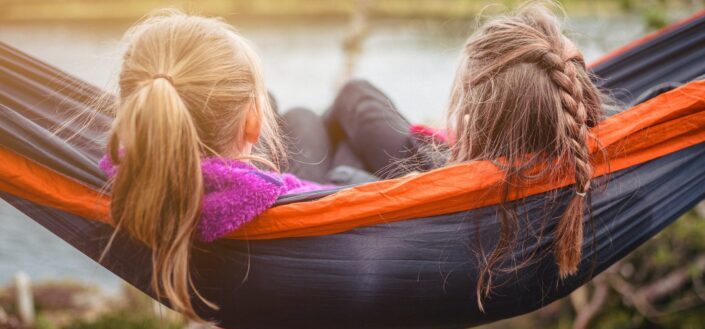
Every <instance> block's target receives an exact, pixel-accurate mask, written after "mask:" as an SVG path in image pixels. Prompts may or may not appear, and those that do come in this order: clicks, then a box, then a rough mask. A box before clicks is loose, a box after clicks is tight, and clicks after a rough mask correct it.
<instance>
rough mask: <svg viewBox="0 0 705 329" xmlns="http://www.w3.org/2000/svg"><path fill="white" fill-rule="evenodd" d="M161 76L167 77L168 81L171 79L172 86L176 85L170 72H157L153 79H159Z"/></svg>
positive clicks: (162, 77)
mask: <svg viewBox="0 0 705 329" xmlns="http://www.w3.org/2000/svg"><path fill="white" fill-rule="evenodd" d="M160 78H161V79H165V80H166V81H169V83H170V84H171V85H172V86H173V85H174V79H173V78H172V77H171V76H170V75H168V74H165V73H157V74H155V75H153V76H152V79H153V80H157V79H160Z"/></svg>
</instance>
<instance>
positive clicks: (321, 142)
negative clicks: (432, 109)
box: [282, 80, 430, 183]
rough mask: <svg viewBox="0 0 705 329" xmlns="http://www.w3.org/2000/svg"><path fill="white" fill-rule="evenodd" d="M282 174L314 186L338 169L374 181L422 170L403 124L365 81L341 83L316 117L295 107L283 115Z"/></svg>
mask: <svg viewBox="0 0 705 329" xmlns="http://www.w3.org/2000/svg"><path fill="white" fill-rule="evenodd" d="M282 119H283V124H282V126H283V130H284V136H285V138H286V144H287V145H288V155H289V167H288V170H287V171H289V172H291V173H294V174H296V175H297V176H299V177H301V178H304V179H308V180H311V181H315V182H321V183H329V182H331V179H330V173H331V171H332V170H335V169H336V168H339V167H341V166H346V167H349V168H356V169H357V170H361V171H365V172H368V173H370V174H372V175H374V176H376V177H378V178H381V179H385V178H393V177H398V176H401V175H404V174H405V173H407V172H409V171H419V170H428V169H430V168H429V165H428V163H427V161H424V159H423V156H422V155H421V154H422V152H420V151H419V143H418V142H417V141H416V139H415V138H414V137H413V136H411V134H410V132H409V122H408V121H407V120H406V119H405V118H404V117H403V116H402V115H401V114H400V113H399V111H397V109H396V108H395V107H394V105H393V104H392V102H391V100H390V99H389V98H387V96H386V95H384V93H382V92H381V91H380V90H379V89H377V88H375V87H374V86H373V85H371V84H370V83H369V82H367V81H361V80H353V81H350V82H348V83H347V84H345V86H343V88H342V89H341V90H340V92H339V93H338V95H337V96H336V98H335V101H334V102H333V105H332V106H331V107H330V108H329V109H328V110H327V111H326V113H324V114H323V115H322V116H318V115H316V114H315V113H313V112H311V111H310V110H308V109H304V108H295V109H292V110H290V111H288V112H286V113H285V114H284V115H283V116H282Z"/></svg>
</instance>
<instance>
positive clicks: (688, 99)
mask: <svg viewBox="0 0 705 329" xmlns="http://www.w3.org/2000/svg"><path fill="white" fill-rule="evenodd" d="M702 58H705V12H701V13H698V14H696V15H694V16H693V17H691V18H689V19H687V20H685V21H683V22H681V23H678V24H676V25H673V26H670V27H668V28H666V29H664V30H662V31H660V32H657V33H655V34H652V35H650V36H648V37H646V38H644V39H641V40H638V41H636V42H635V43H632V44H630V45H627V46H625V47H624V48H622V49H620V50H618V51H617V52H615V53H613V54H611V55H608V56H607V57H605V58H604V59H603V60H601V61H599V62H598V63H596V64H594V65H593V66H592V69H593V70H594V72H595V73H596V74H597V75H598V76H600V77H602V78H604V80H601V83H602V84H603V87H605V88H609V89H611V90H617V91H618V94H619V96H618V97H619V98H620V99H621V100H622V101H624V102H625V103H630V102H634V101H639V100H644V99H648V98H650V99H649V100H647V101H645V102H643V103H641V104H639V105H636V106H633V107H632V108H630V109H627V110H625V111H623V112H621V113H618V114H615V115H613V116H611V117H610V118H608V119H607V120H605V121H604V122H603V123H601V124H600V125H599V126H598V127H597V128H596V129H595V133H596V134H597V135H598V137H599V139H600V142H601V143H602V144H603V146H605V147H606V148H607V149H608V152H609V153H608V154H609V157H610V158H609V161H608V163H607V162H605V161H604V159H601V157H595V158H594V160H595V168H596V174H597V175H599V176H600V178H598V179H596V182H595V184H597V185H598V188H596V189H595V190H594V191H593V192H592V193H591V194H592V195H591V198H590V200H589V201H590V202H591V207H592V216H593V222H592V224H590V223H587V224H586V231H587V232H586V239H585V245H584V248H583V261H582V263H581V266H580V269H579V272H578V274H577V275H575V276H572V277H570V278H567V279H565V280H559V278H558V272H557V267H556V265H555V260H554V259H553V257H552V256H551V255H550V253H549V252H548V250H549V248H550V246H551V244H552V241H551V234H550V232H551V231H552V229H553V226H554V224H555V221H556V219H557V217H558V216H559V215H560V214H561V213H562V210H563V208H564V207H565V205H566V204H567V201H568V197H569V196H570V195H571V194H572V193H573V190H572V189H571V188H570V187H569V185H570V184H571V183H572V181H571V180H570V179H569V178H565V179H562V180H551V181H541V182H536V184H535V185H532V186H531V187H530V188H526V189H524V190H522V191H520V195H519V196H518V197H517V199H516V200H515V201H513V202H514V204H515V205H516V207H517V210H518V212H519V216H520V218H528V219H529V220H526V221H520V223H519V224H518V225H519V229H520V230H521V231H522V232H524V233H526V234H522V235H521V236H523V237H525V239H524V240H523V241H522V246H523V248H520V249H521V250H516V251H514V253H513V255H512V259H514V260H516V261H522V260H524V259H527V258H528V257H529V255H530V254H532V253H536V254H537V255H540V256H537V257H533V258H531V261H530V262H529V264H528V266H526V267H524V268H522V269H521V270H519V271H518V272H510V273H500V274H498V275H497V276H496V277H495V279H494V280H495V283H497V286H496V287H495V288H494V290H493V294H492V295H491V296H489V297H488V298H486V299H485V300H484V308H485V311H484V312H481V311H479V309H478V306H477V301H476V300H475V285H476V282H477V275H478V272H479V266H480V265H478V264H479V262H478V255H477V253H476V252H477V250H479V248H480V247H482V248H484V249H485V250H487V249H489V248H490V247H491V246H492V245H493V243H495V242H496V238H497V232H499V226H498V223H497V221H496V218H495V214H496V210H497V203H498V201H499V200H500V191H499V190H498V188H497V187H496V183H497V182H499V180H500V179H501V177H502V174H501V172H499V171H498V170H497V169H496V168H494V167H493V166H492V165H490V164H488V163H486V162H473V163H468V164H461V165H455V166H450V167H446V168H441V169H437V170H434V171H431V172H428V173H424V174H420V175H417V176H413V177H406V178H400V179H394V180H387V181H381V182H375V183H370V184H365V185H360V186H356V187H352V188H345V189H337V190H331V191H323V192H315V193H308V194H301V195H293V196H286V197H283V198H281V199H280V200H279V201H278V203H277V205H276V206H275V207H273V208H272V209H270V210H268V211H267V212H265V213H264V214H263V215H262V216H260V217H259V218H258V219H257V220H255V221H253V222H251V223H249V224H247V225H246V226H245V227H244V228H242V229H241V230H238V231H236V232H232V233H231V234H230V235H229V236H228V237H226V238H224V239H221V240H218V241H216V242H214V243H211V244H201V243H197V244H196V245H195V246H194V248H193V269H192V271H193V274H194V280H195V283H196V285H197V287H199V289H200V292H201V293H202V294H203V295H204V296H205V297H206V298H207V299H209V300H211V301H213V302H215V303H216V304H217V305H219V306H220V309H219V310H210V309H208V308H206V307H203V306H202V305H200V304H198V305H197V311H198V312H199V314H201V315H202V316H203V317H205V318H206V319H212V320H213V321H216V322H218V323H219V324H220V325H221V326H223V327H226V328H282V327H286V328H330V327H366V328H382V327H384V328H388V327H399V328H464V327H468V326H473V325H479V324H483V323H488V322H492V321H497V320H500V319H506V318H509V317H513V316H516V315H520V314H525V313H528V312H530V311H533V310H536V309H538V308H540V307H542V306H544V305H547V304H549V303H551V302H552V301H555V300H556V299H559V298H562V297H564V296H566V295H568V294H569V293H570V292H572V291H573V290H575V289H576V288H578V287H580V286H581V285H583V284H584V283H586V282H587V281H589V280H590V279H591V278H592V277H593V276H594V275H596V274H598V273H600V272H602V271H604V270H605V269H606V268H607V267H609V266H610V265H612V264H614V263H615V262H616V261H618V260H619V259H621V258H623V257H624V256H625V255H626V254H628V253H629V252H630V251H632V250H634V249H635V248H637V247H638V246H639V245H641V244H642V243H644V242H645V241H647V240H648V239H649V238H650V237H652V236H653V235H654V234H656V233H658V232H659V231H661V230H662V229H663V228H664V227H666V226H667V225H668V224H670V223H671V222H673V221H674V220H675V219H676V218H678V217H679V216H680V215H682V214H683V213H684V212H686V211H687V210H689V209H690V208H691V207H692V206H693V205H695V204H696V203H697V202H698V201H700V200H701V199H703V197H705V143H703V142H705V81H696V80H697V79H696V77H698V76H700V75H702V74H705V61H703V60H702ZM664 83H668V88H665V89H670V88H671V87H673V86H675V85H674V84H681V83H682V84H683V85H682V86H679V87H677V88H675V89H673V90H670V91H666V92H665V93H661V94H659V95H657V96H655V97H652V96H654V94H658V93H659V91H661V89H664V88H663V86H664V85H663V84H664ZM653 88H656V89H657V92H654V89H653ZM100 94H101V91H100V90H98V89H97V88H95V87H92V86H90V85H88V84H86V83H84V82H81V81H80V80H78V79H76V78H74V77H72V76H70V75H68V74H66V73H63V72H61V71H58V70H57V69H55V68H53V67H51V66H49V65H47V64H44V63H42V62H40V61H38V60H36V59H33V58H31V57H29V56H28V55H25V54H23V53H21V52H20V51H18V50H16V49H13V48H11V47H10V46H8V45H5V44H2V43H0V109H1V111H0V115H2V117H1V118H0V142H1V144H0V197H2V198H3V199H4V200H6V201H7V202H9V203H10V204H11V205H13V206H14V207H15V208H17V209H19V210H20V211H22V212H23V213H25V214H26V215H27V216H29V217H30V218H31V219H32V220H34V221H36V222H37V223H39V224H41V225H43V226H44V227H45V228H47V229H48V230H50V231H51V232H53V233H54V234H56V235H57V236H59V237H60V238H61V239H63V240H64V241H66V242H67V243H69V244H71V245H72V246H74V247H75V248H77V249H78V250H80V251H81V252H82V253H84V254H86V255H87V256H88V257H91V258H92V259H94V260H96V259H98V257H99V256H100V254H101V252H102V251H103V249H104V247H105V244H106V243H107V240H108V239H109V237H110V236H111V234H112V232H113V231H112V228H111V226H110V225H108V224H106V221H107V214H108V206H109V204H108V203H109V198H108V197H107V196H105V195H103V194H102V193H100V189H101V187H102V186H103V185H104V183H105V177H104V176H103V174H102V173H101V172H100V170H99V169H98V168H97V165H96V163H97V160H98V158H99V157H100V156H101V153H102V144H103V141H102V135H103V133H104V132H105V131H106V129H107V127H108V126H109V125H110V121H111V118H110V116H109V115H106V114H103V113H102V112H101V109H100V108H98V107H96V106H94V105H95V104H93V103H91V99H93V98H95V97H96V96H97V95H100ZM642 94H644V95H648V96H644V97H640V96H641V95H642ZM92 104H93V105H92ZM80 111H93V112H95V117H94V118H93V119H92V120H91V121H90V122H88V124H87V126H86V123H85V122H79V121H75V122H71V121H69V122H67V120H68V119H69V118H72V117H73V116H74V115H75V114H76V113H78V112H80ZM58 125H62V126H64V127H65V129H62V130H61V132H60V133H58V134H54V133H52V132H51V131H52V128H55V127H57V126H58ZM72 136H73V138H69V137H72ZM67 140H68V141H67ZM591 147H592V149H593V150H595V149H596V148H595V145H592V146H591ZM549 203H550V204H549ZM542 227H543V228H545V229H546V231H547V232H549V234H547V235H546V236H545V237H544V238H543V239H537V238H535V237H534V236H533V235H532V234H530V233H531V232H533V231H535V230H537V229H540V228H542ZM593 237H594V238H593ZM150 256H151V255H150V251H149V249H148V248H147V247H146V246H144V245H142V244H140V243H138V242H136V241H135V240H133V239H132V238H130V237H129V236H126V235H124V234H118V235H117V238H116V240H115V241H114V243H113V245H112V247H111V250H110V252H109V253H108V254H107V257H106V258H105V259H104V260H103V262H102V263H101V265H102V266H104V267H106V268H107V269H109V270H110V271H112V272H113V273H115V274H116V275H118V276H119V277H121V278H123V279H124V280H125V281H127V282H129V283H130V284H132V285H134V286H135V287H137V288H139V289H141V290H143V291H145V292H146V293H148V294H150V293H151V292H150V287H149V283H150V277H151V258H150Z"/></svg>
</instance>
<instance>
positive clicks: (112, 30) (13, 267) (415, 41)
mask: <svg viewBox="0 0 705 329" xmlns="http://www.w3.org/2000/svg"><path fill="white" fill-rule="evenodd" d="M470 26H471V24H470V22H463V21H452V22H439V21H422V20H417V21H408V20H407V21H382V22H373V24H372V26H371V30H370V34H369V35H368V37H367V39H366V41H365V43H364V45H363V51H362V54H361V56H360V58H359V62H358V63H357V66H356V69H355V71H354V75H355V77H360V78H365V79H368V80H370V81H372V82H373V83H374V84H376V85H377V86H379V87H380V88H381V89H382V90H384V91H385V92H387V93H388V94H389V96H390V98H391V99H392V101H393V102H394V103H395V104H396V106H397V107H398V108H399V109H400V111H401V112H402V113H403V114H404V115H405V116H407V117H408V118H409V119H410V120H411V121H413V122H425V123H436V124H438V123H441V122H442V119H441V118H442V115H443V108H444V105H445V103H446V97H447V94H448V92H449V88H450V83H451V81H452V77H453V72H454V68H455V63H456V58H457V54H458V53H459V50H460V48H461V47H462V44H463V42H464V40H465V38H466V36H467V35H468V33H469V31H470ZM569 26H570V30H573V31H580V33H574V39H575V40H576V41H577V43H578V44H579V46H580V48H581V49H582V50H583V51H584V54H585V57H586V59H587V60H588V62H589V61H591V60H594V59H596V58H598V57H599V56H601V55H602V54H604V53H606V52H607V51H609V50H611V49H614V48H616V47H618V46H620V45H622V44H624V43H626V42H628V41H630V40H632V39H634V38H636V37H638V36H639V35H641V34H643V33H644V31H645V28H644V26H643V25H642V23H641V20H640V19H639V18H638V17H631V16H623V17H616V16H610V17H604V18H602V17H583V18H578V19H575V20H573V21H570V22H569ZM126 27H127V25H126V24H114V25H103V26H98V27H96V26H93V25H91V24H33V25H7V24H4V25H3V24H0V41H3V42H6V43H8V44H10V45H13V46H15V47H17V48H19V49H20V50H22V51H25V52H27V53H29V54H31V55H33V56H36V57H38V58H40V59H42V60H44V61H46V62H48V63H50V64H52V65H55V66H58V67H59V68H61V69H63V70H65V71H67V72H70V73H72V74H74V75H76V76H78V77H79V78H82V79H85V80H87V81H89V82H91V83H93V84H96V85H98V86H101V87H104V88H109V89H110V88H113V87H114V84H115V79H114V77H115V75H116V72H117V70H118V64H119V59H120V53H121V51H122V50H123V46H122V45H121V44H120V42H119V38H120V35H121V34H122V32H123V31H124V30H125V28H126ZM238 27H239V28H240V30H241V32H242V34H243V35H245V36H246V37H248V38H249V39H251V40H252V41H253V42H254V43H255V45H256V47H257V49H258V51H259V53H260V54H261V57H262V62H263V66H264V70H265V77H266V79H267V82H268V85H269V87H270V89H271V91H272V92H273V93H274V94H275V95H276V97H277V99H278V101H279V103H280V107H281V108H282V109H284V110H286V109H288V108H291V107H293V106H305V107H309V108H311V109H313V110H315V111H317V112H322V111H323V110H325V108H326V107H327V106H328V105H329V104H330V102H331V100H332V99H333V97H334V96H335V92H336V89H337V86H338V84H339V81H340V76H341V73H342V69H343V63H344V54H343V52H342V50H341V49H342V47H341V40H342V38H343V37H344V36H345V33H346V32H347V26H346V23H345V22H331V21H327V22H311V21H306V22H301V21H298V22H297V21H287V22H278V23H276V24H273V25H271V24H270V25H264V24H259V23H257V22H245V23H243V24H239V25H238ZM0 227H2V231H0V284H2V283H5V282H7V281H8V280H10V279H11V278H12V277H13V275H14V273H16V272H17V271H20V270H21V271H25V272H27V273H28V274H29V275H30V277H32V278H33V279H34V280H44V279H53V280H56V279H71V280H78V281H81V282H84V283H89V284H96V285H99V286H101V287H103V288H106V289H108V290H113V291H114V290H116V288H117V287H119V285H120V282H121V281H120V279H118V278H117V277H115V276H114V275H112V274H111V273H109V272H107V271H106V270H104V269H103V268H102V267H100V266H98V265H97V264H95V263H94V262H93V261H91V260H90V259H88V258H87V257H85V256H83V255H82V254H80V253H79V252H77V251H76V250H74V249H73V248H72V247H70V246H68V245H67V244H66V243H64V242H62V241H61V240H60V239H58V238H56V237H54V236H53V235H52V234H51V233H49V232H47V231H46V230H44V229H43V228H42V227H40V226H39V225H37V224H35V223H34V222H33V221H31V220H30V219H28V218H27V217H25V216H24V215H22V214H20V213H19V212H17V211H16V210H15V209H13V208H12V207H10V206H9V205H7V204H6V203H4V201H1V203H0Z"/></svg>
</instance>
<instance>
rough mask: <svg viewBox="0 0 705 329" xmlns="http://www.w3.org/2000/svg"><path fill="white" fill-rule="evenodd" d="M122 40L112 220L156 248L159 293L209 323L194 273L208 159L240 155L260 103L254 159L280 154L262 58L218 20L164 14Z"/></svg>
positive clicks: (155, 274) (111, 144)
mask: <svg viewBox="0 0 705 329" xmlns="http://www.w3.org/2000/svg"><path fill="white" fill-rule="evenodd" d="M125 39H126V40H127V42H128V50H127V52H126V53H125V56H124V60H123V65H122V70H121V73H120V92H119V97H118V102H117V109H116V117H115V121H114V123H113V127H112V130H111V133H110V139H109V141H108V152H109V154H110V157H111V160H112V161H113V162H114V163H115V164H116V166H117V168H118V169H117V173H116V176H115V178H114V180H113V183H112V184H113V185H112V204H111V216H112V220H113V222H114V224H115V226H116V227H117V228H118V229H120V230H124V231H126V232H128V233H129V234H130V235H131V236H133V237H134V238H136V239H138V240H140V241H142V242H144V243H145V244H146V245H148V246H149V247H151V248H152V260H153V275H152V288H153V291H154V293H155V294H156V296H157V297H158V298H159V299H161V300H164V301H166V302H168V303H169V304H170V306H171V307H172V308H173V309H174V310H176V311H179V312H181V313H183V314H184V315H185V316H187V317H188V318H190V319H193V320H197V321H203V320H202V319H201V318H200V317H199V316H198V314H196V312H195V311H194V307H193V304H192V301H193V300H194V298H196V299H198V300H200V301H201V302H203V303H204V304H206V305H207V306H209V307H211V308H217V306H216V305H215V304H213V303H211V302H209V301H207V300H206V299H204V298H203V297H202V296H201V295H200V294H199V292H198V290H197V289H196V287H194V286H193V283H192V280H191V275H190V271H189V264H190V260H191V259H190V258H191V247H192V243H193V241H194V237H195V234H196V230H197V228H198V222H199V219H200V207H201V199H202V198H203V193H204V187H203V177H202V173H201V158H202V157H205V156H231V157H237V156H238V154H239V150H241V149H242V148H243V147H244V146H243V145H240V144H239V143H240V141H241V140H243V138H242V137H243V128H244V120H245V118H246V116H247V113H248V111H249V110H250V109H251V108H252V106H253V105H254V106H255V107H256V108H257V109H258V111H259V112H260V113H259V114H260V116H261V121H262V131H261V135H260V139H261V140H260V143H259V144H261V145H263V148H262V150H259V152H257V153H255V154H251V155H248V158H251V159H258V160H260V161H261V162H264V163H272V162H274V163H278V161H279V160H278V158H279V155H280V154H282V151H281V150H282V147H281V142H280V139H279V136H278V131H277V126H276V122H275V121H274V113H273V112H272V109H271V108H270V106H269V103H268V102H267V92H266V90H265V89H264V81H263V79H262V75H261V72H260V68H259V62H258V59H257V56H256V54H255V53H254V51H253V50H252V48H251V46H250V45H249V44H248V42H247V41H246V40H245V39H243V38H242V37H240V36H239V35H238V34H237V33H236V32H235V31H234V30H233V29H232V27H230V26H229V25H228V24H225V23H223V22H222V21H220V20H218V19H212V18H204V17H199V16H190V15H185V14H182V13H180V12H177V11H173V10H167V11H162V12H158V13H157V14H155V15H153V16H151V17H149V18H148V19H146V20H145V21H143V22H141V23H139V24H137V25H136V26H134V27H133V28H131V29H130V30H129V31H128V33H127V34H126V37H125ZM272 159H274V161H272Z"/></svg>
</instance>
